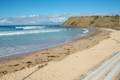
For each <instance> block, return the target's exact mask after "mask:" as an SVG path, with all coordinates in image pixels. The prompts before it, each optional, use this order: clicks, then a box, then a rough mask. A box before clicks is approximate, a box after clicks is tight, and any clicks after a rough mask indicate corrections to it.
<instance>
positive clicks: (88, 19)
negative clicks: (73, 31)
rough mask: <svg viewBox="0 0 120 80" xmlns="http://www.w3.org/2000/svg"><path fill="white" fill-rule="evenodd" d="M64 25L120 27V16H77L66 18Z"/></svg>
mask: <svg viewBox="0 0 120 80" xmlns="http://www.w3.org/2000/svg"><path fill="white" fill-rule="evenodd" d="M64 25H65V26H78V27H90V26H92V27H104V28H114V29H120V16H119V15H116V16H75V17H70V18H69V19H68V20H66V21H65V22H64Z"/></svg>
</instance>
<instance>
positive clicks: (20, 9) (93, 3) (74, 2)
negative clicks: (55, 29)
mask: <svg viewBox="0 0 120 80" xmlns="http://www.w3.org/2000/svg"><path fill="white" fill-rule="evenodd" d="M114 12H120V0H0V17H18V16H28V15H58V14H95V13H101V14H102V13H114Z"/></svg>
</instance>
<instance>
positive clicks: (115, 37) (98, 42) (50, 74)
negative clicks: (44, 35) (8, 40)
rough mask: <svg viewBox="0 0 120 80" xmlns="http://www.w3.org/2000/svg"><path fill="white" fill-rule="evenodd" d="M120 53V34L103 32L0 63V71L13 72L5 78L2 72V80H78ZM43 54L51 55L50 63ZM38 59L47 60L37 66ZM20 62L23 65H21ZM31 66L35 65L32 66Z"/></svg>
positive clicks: (108, 31) (0, 78)
mask: <svg viewBox="0 0 120 80" xmlns="http://www.w3.org/2000/svg"><path fill="white" fill-rule="evenodd" d="M110 32H111V33H110ZM81 47H82V48H81ZM119 50H120V31H116V30H105V29H104V30H102V31H100V32H98V33H96V34H95V35H92V36H88V37H86V38H83V39H78V40H76V41H73V42H71V43H69V44H66V45H64V46H59V47H57V48H54V49H53V48H52V49H48V50H45V51H43V52H42V55H40V54H38V53H41V52H36V53H34V54H31V55H28V56H24V57H22V58H19V59H16V60H10V61H3V62H5V63H3V62H1V63H0V64H1V65H0V71H2V70H3V71H5V70H8V69H10V70H8V72H6V75H5V73H4V72H3V73H2V74H1V75H2V76H1V77H0V80H79V79H80V78H81V76H82V75H85V74H86V73H88V72H89V71H91V70H93V69H94V68H96V66H97V65H100V64H101V63H102V62H103V61H104V60H105V59H107V58H108V57H110V56H111V55H113V54H114V53H115V52H118V51H119ZM46 51H47V52H46ZM48 52H49V53H48ZM52 53H53V54H52ZM63 53H64V54H63ZM73 53H74V54H73ZM43 54H44V55H47V56H48V55H49V56H50V61H49V57H47V58H45V57H46V56H43ZM68 54H70V55H68ZM36 55H37V56H36ZM61 55H62V56H61ZM66 55H68V56H66ZM35 56H36V57H35ZM41 56H42V57H41ZM65 56H66V57H65ZM38 57H39V58H38ZM36 59H44V60H43V61H41V60H38V61H36V62H38V63H36V62H34V60H36ZM21 61H23V62H24V63H23V64H22V63H21ZM39 61H41V63H39ZM25 62H27V63H26V64H25ZM33 62H34V63H33ZM28 64H29V66H31V65H32V66H31V67H29V66H28ZM35 64H36V65H35ZM5 65H6V66H5ZM10 65H11V66H10ZM25 65H26V66H28V67H29V68H28V67H26V66H25ZM33 65H34V66H33ZM45 65H46V66H45ZM21 66H24V69H21V70H19V67H21ZM11 69H12V70H11ZM14 70H18V71H14ZM82 77H83V76H82Z"/></svg>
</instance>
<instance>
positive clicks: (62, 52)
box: [0, 29, 110, 76]
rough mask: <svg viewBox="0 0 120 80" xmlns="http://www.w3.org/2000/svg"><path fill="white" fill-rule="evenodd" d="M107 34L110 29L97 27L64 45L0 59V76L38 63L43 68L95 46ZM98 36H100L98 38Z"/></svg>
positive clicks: (107, 36)
mask: <svg viewBox="0 0 120 80" xmlns="http://www.w3.org/2000/svg"><path fill="white" fill-rule="evenodd" d="M109 34H110V31H104V30H100V29H97V30H96V32H95V33H93V34H92V35H89V36H85V37H82V38H80V39H76V40H74V41H71V42H69V43H66V44H64V45H60V46H57V47H53V48H49V49H45V50H42V51H37V52H34V53H31V54H28V55H24V56H19V57H15V58H12V59H6V60H3V61H0V76H4V75H6V74H8V73H11V72H16V71H20V70H23V69H26V68H31V67H33V66H36V65H38V64H39V65H40V66H39V67H40V68H43V67H44V66H46V65H47V64H48V63H49V62H50V61H60V60H62V59H64V58H65V57H66V56H68V55H70V54H73V53H76V52H78V51H82V50H85V49H89V48H91V47H93V46H95V45H96V44H98V43H99V42H100V41H102V40H104V39H107V38H109ZM99 37H101V38H100V39H98V38H99Z"/></svg>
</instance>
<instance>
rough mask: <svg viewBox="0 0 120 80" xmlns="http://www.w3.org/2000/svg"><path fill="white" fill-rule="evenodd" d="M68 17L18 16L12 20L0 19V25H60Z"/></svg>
mask: <svg viewBox="0 0 120 80" xmlns="http://www.w3.org/2000/svg"><path fill="white" fill-rule="evenodd" d="M67 18H68V16H66V15H53V16H40V15H30V16H20V17H14V18H1V19H0V25H25V24H29V25H30V24H34V25H38V24H61V23H63V22H64V21H65V20H66V19H67Z"/></svg>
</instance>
